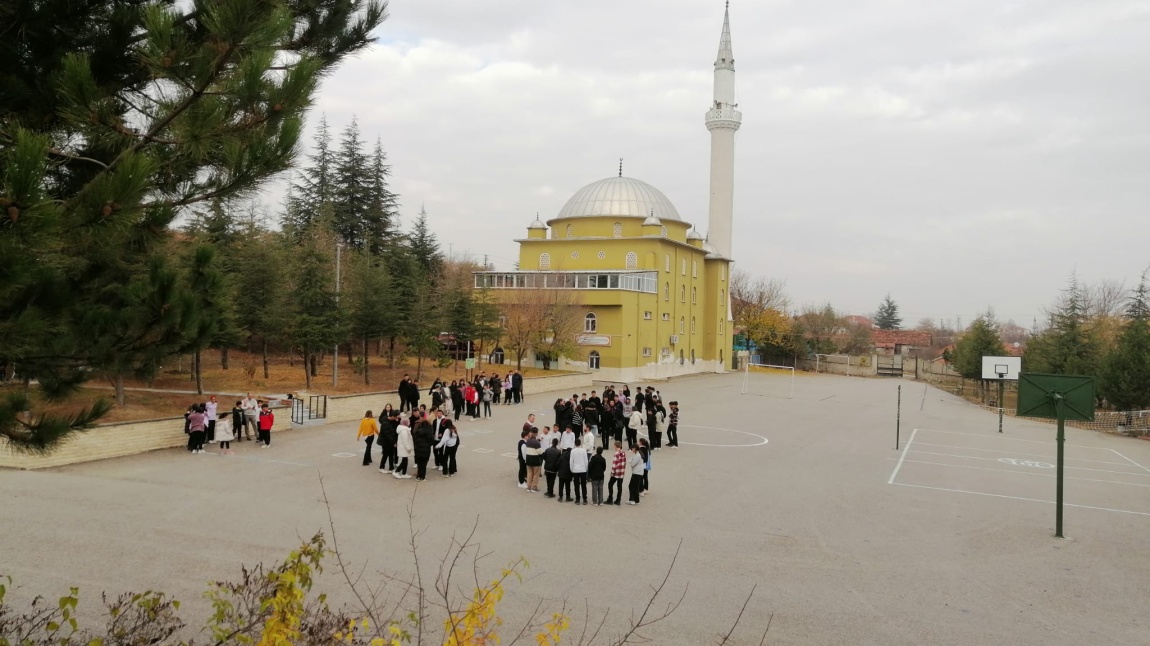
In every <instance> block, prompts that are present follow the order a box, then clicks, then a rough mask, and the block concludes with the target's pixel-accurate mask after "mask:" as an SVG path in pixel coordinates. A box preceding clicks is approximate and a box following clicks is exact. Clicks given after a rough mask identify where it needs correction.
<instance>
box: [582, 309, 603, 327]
mask: <svg viewBox="0 0 1150 646" xmlns="http://www.w3.org/2000/svg"><path fill="white" fill-rule="evenodd" d="M598 330H599V321H598V320H597V319H596V318H595V315H594V314H593V313H591V312H588V313H587V316H585V317H583V331H584V332H597V331H598Z"/></svg>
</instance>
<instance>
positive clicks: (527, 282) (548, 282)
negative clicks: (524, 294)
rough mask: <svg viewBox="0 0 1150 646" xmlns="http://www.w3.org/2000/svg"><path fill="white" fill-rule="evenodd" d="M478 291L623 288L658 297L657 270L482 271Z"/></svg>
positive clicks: (477, 277) (478, 274)
mask: <svg viewBox="0 0 1150 646" xmlns="http://www.w3.org/2000/svg"><path fill="white" fill-rule="evenodd" d="M475 287H476V289H621V290H624V291H629V292H642V293H646V294H657V293H658V292H659V280H658V272H654V271H478V272H475Z"/></svg>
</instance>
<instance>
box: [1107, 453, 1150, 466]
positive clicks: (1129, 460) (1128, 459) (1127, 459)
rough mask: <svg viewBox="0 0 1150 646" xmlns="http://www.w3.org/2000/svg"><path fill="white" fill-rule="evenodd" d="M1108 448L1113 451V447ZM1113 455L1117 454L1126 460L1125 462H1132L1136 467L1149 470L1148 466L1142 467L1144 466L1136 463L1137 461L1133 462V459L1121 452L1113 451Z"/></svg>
mask: <svg viewBox="0 0 1150 646" xmlns="http://www.w3.org/2000/svg"><path fill="white" fill-rule="evenodd" d="M1110 450H1111V451H1114V449H1110ZM1114 455H1117V456H1118V457H1120V458H1122V459H1123V460H1126V461H1127V462H1129V463H1130V464H1133V465H1134V466H1136V467H1138V468H1140V469H1146V471H1148V472H1150V468H1147V467H1144V466H1142V465H1141V464H1138V463H1137V462H1135V461H1134V460H1131V459H1130V458H1128V457H1126V456H1125V455H1122V454H1121V453H1119V452H1118V451H1114Z"/></svg>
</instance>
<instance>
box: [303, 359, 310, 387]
mask: <svg viewBox="0 0 1150 646" xmlns="http://www.w3.org/2000/svg"><path fill="white" fill-rule="evenodd" d="M307 364H308V360H307V355H306V354H305V355H304V359H303V376H304V383H305V384H307V389H308V390H311V369H310V368H309V366H308V365H307Z"/></svg>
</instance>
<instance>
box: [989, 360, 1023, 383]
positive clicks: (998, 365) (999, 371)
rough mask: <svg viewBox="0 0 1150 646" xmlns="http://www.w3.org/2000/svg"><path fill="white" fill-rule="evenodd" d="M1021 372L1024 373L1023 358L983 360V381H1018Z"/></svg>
mask: <svg viewBox="0 0 1150 646" xmlns="http://www.w3.org/2000/svg"><path fill="white" fill-rule="evenodd" d="M1020 372H1022V357H983V358H982V378H983V379H993V380H995V381H998V380H999V379H1002V380H1005V381H1018V373H1020Z"/></svg>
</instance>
